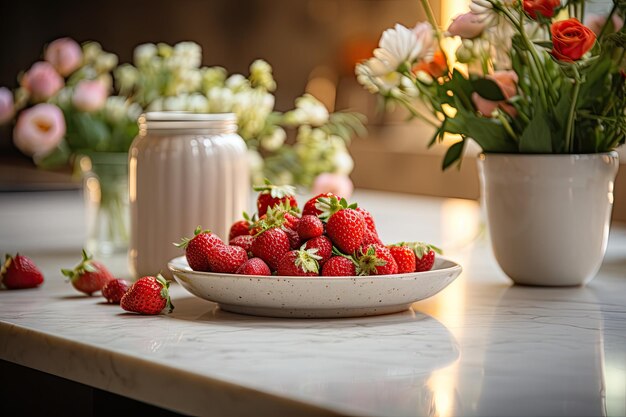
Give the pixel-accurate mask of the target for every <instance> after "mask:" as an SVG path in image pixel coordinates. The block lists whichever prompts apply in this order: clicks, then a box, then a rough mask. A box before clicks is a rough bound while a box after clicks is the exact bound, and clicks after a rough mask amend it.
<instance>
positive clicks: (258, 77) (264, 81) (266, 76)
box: [250, 59, 276, 91]
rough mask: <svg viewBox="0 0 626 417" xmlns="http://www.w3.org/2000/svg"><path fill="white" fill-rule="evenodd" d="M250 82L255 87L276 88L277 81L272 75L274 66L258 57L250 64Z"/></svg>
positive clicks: (272, 89) (271, 89) (270, 89)
mask: <svg viewBox="0 0 626 417" xmlns="http://www.w3.org/2000/svg"><path fill="white" fill-rule="evenodd" d="M250 84H252V86H253V87H262V88H265V89H266V90H268V91H274V90H275V89H276V82H275V81H274V77H273V76H272V67H271V66H270V64H268V63H267V62H266V61H264V60H262V59H257V60H256V61H254V62H253V63H252V65H250Z"/></svg>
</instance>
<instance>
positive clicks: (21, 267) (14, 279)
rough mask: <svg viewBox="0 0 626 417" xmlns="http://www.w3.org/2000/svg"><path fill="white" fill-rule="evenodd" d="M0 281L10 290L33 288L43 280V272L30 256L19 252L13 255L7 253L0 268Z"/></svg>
mask: <svg viewBox="0 0 626 417" xmlns="http://www.w3.org/2000/svg"><path fill="white" fill-rule="evenodd" d="M0 282H1V283H3V284H4V286H5V287H7V288H8V289H10V290H12V289H19V288H35V287H37V286H39V285H41V283H42V282H43V274H42V273H41V271H40V270H39V268H37V266H35V263H34V262H33V261H32V260H31V259H30V258H27V257H26V256H23V255H20V254H19V253H18V254H16V255H15V257H12V256H11V255H9V254H7V255H6V261H5V262H4V265H3V266H2V270H0Z"/></svg>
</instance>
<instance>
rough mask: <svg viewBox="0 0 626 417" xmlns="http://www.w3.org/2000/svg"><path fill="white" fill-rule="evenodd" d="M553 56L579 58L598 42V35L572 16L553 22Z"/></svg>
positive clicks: (559, 58) (571, 60)
mask: <svg viewBox="0 0 626 417" xmlns="http://www.w3.org/2000/svg"><path fill="white" fill-rule="evenodd" d="M551 31H552V56H554V57H555V58H556V59H558V60H559V61H566V62H573V61H577V60H579V59H580V58H581V57H582V56H583V55H585V53H587V51H588V50H590V49H591V47H592V46H593V44H594V43H595V42H596V35H595V34H594V33H593V32H592V31H591V29H589V28H588V27H586V26H585V25H583V24H582V23H580V22H579V21H578V19H575V18H571V19H567V20H562V21H560V22H554V23H553V24H552V28H551Z"/></svg>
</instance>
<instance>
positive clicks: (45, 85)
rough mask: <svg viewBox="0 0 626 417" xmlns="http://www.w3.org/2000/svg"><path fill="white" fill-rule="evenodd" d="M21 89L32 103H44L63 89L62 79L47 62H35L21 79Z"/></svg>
mask: <svg viewBox="0 0 626 417" xmlns="http://www.w3.org/2000/svg"><path fill="white" fill-rule="evenodd" d="M22 87H24V88H25V89H26V90H27V91H28V92H29V93H30V95H31V97H32V99H33V101H36V102H39V101H46V100H48V99H49V98H50V97H52V96H53V95H55V94H56V93H57V92H58V91H59V90H60V89H61V88H63V78H61V76H60V75H59V73H58V72H56V70H55V69H54V67H53V66H52V65H51V64H50V63H49V62H46V61H40V62H35V63H34V64H33V66H32V67H30V69H29V70H28V72H26V74H24V76H23V77H22Z"/></svg>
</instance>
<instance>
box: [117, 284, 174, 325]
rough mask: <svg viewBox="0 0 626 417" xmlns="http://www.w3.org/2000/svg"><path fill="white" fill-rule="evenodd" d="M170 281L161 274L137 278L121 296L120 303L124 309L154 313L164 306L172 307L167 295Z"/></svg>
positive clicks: (157, 312)
mask: <svg viewBox="0 0 626 417" xmlns="http://www.w3.org/2000/svg"><path fill="white" fill-rule="evenodd" d="M169 286H170V283H169V282H167V281H166V280H165V278H163V276H162V275H161V274H159V275H157V276H156V277H143V278H140V279H138V280H137V282H135V283H134V284H133V285H132V286H131V287H130V289H129V290H128V292H127V293H126V294H124V296H123V297H122V301H121V302H120V305H121V306H122V308H123V309H124V310H126V311H131V312H133V313H139V314H148V315H154V314H159V313H160V312H161V311H162V310H163V309H164V308H166V307H167V308H168V310H169V312H170V313H171V312H172V310H173V309H174V306H173V305H172V301H171V300H170V295H169Z"/></svg>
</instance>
